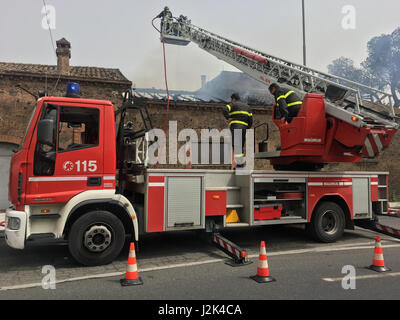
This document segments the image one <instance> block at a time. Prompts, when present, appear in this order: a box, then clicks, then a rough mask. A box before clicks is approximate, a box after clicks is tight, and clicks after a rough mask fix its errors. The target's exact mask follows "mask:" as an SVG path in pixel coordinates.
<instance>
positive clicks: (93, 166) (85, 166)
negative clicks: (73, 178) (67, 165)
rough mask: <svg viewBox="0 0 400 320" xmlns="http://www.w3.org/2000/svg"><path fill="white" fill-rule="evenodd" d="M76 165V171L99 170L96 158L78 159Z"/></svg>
mask: <svg viewBox="0 0 400 320" xmlns="http://www.w3.org/2000/svg"><path fill="white" fill-rule="evenodd" d="M75 165H76V171H77V172H81V169H82V172H87V171H90V172H95V171H96V170H97V161H96V160H89V161H86V160H85V161H80V160H78V161H76V162H75Z"/></svg>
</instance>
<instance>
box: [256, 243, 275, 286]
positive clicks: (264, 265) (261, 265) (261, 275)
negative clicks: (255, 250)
mask: <svg viewBox="0 0 400 320" xmlns="http://www.w3.org/2000/svg"><path fill="white" fill-rule="evenodd" d="M250 278H251V279H253V280H255V281H257V282H258V283H265V282H272V281H276V280H275V279H274V278H272V277H271V276H270V275H269V268H268V259H267V252H266V250H265V242H264V241H261V247H260V255H259V257H258V268H257V275H255V276H252V277H250Z"/></svg>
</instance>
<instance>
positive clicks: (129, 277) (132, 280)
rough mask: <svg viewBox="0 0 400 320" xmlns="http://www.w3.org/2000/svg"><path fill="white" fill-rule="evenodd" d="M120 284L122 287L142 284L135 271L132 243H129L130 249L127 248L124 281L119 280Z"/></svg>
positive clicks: (134, 254) (133, 246)
mask: <svg viewBox="0 0 400 320" xmlns="http://www.w3.org/2000/svg"><path fill="white" fill-rule="evenodd" d="M120 282H121V285H122V286H124V287H125V286H134V285H138V284H143V281H142V279H141V278H140V277H139V273H138V270H137V264H136V253H135V244H134V243H133V242H131V247H130V248H129V257H128V265H127V267H126V274H125V279H121V280H120Z"/></svg>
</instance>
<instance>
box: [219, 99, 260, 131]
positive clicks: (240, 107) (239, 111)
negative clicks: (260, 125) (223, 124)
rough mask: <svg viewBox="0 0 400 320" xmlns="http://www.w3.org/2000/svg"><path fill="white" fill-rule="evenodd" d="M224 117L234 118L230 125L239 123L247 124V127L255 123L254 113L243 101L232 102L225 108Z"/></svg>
mask: <svg viewBox="0 0 400 320" xmlns="http://www.w3.org/2000/svg"><path fill="white" fill-rule="evenodd" d="M224 117H225V118H226V119H232V120H231V121H230V122H229V125H231V124H234V123H237V124H242V125H245V126H247V129H249V128H251V126H252V125H253V114H252V113H251V112H250V110H249V106H248V105H247V104H245V103H243V102H241V101H235V102H231V103H230V104H228V105H226V107H225V108H224Z"/></svg>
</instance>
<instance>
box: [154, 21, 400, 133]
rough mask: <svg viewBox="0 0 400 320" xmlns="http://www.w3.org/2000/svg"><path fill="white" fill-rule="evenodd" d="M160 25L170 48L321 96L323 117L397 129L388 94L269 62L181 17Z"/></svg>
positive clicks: (277, 61)
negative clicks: (195, 50)
mask: <svg viewBox="0 0 400 320" xmlns="http://www.w3.org/2000/svg"><path fill="white" fill-rule="evenodd" d="M161 19H162V24H161V25H162V29H161V41H165V43H169V44H174V45H187V44H189V43H190V42H194V43H196V44H197V45H198V46H199V47H200V48H201V49H203V50H205V51H207V52H209V53H210V54H212V55H214V56H215V57H217V58H218V59H220V60H223V61H225V62H227V63H229V64H231V65H233V66H235V67H236V68H237V69H239V70H241V71H242V72H244V73H246V74H247V75H249V76H250V77H252V78H254V79H256V80H258V81H260V82H262V83H264V84H265V85H269V84H271V83H273V82H275V83H280V84H284V85H286V86H288V87H290V88H291V89H292V90H294V91H296V92H297V93H298V94H299V95H300V96H301V97H304V95H305V94H307V93H316V94H321V95H323V96H324V99H325V108H326V113H327V114H329V115H331V116H333V117H335V118H338V119H340V120H342V121H345V122H347V123H349V124H351V125H353V126H356V127H359V128H360V127H370V128H373V129H381V128H393V129H398V127H399V123H400V121H399V118H398V117H396V115H395V112H394V106H393V105H394V100H393V97H392V95H391V94H389V93H387V92H384V91H381V90H378V89H375V88H371V87H368V86H365V85H362V84H360V83H357V82H354V81H350V80H347V79H344V78H341V77H337V76H334V75H330V74H327V73H323V72H320V71H317V70H314V69H312V68H309V67H306V66H303V65H300V64H296V63H293V62H290V61H287V60H284V59H282V58H278V57H275V56H272V55H270V54H267V53H264V52H261V51H259V50H257V49H253V48H251V47H248V46H245V45H242V44H240V43H238V42H235V41H233V40H229V39H227V38H224V37H222V36H219V35H217V34H215V33H212V32H210V31H207V30H205V29H202V28H200V27H198V26H195V25H193V24H192V23H191V21H190V20H188V19H187V18H186V17H183V16H180V17H179V18H174V22H173V23H170V24H168V23H167V21H166V18H163V17H162V18H161Z"/></svg>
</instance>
